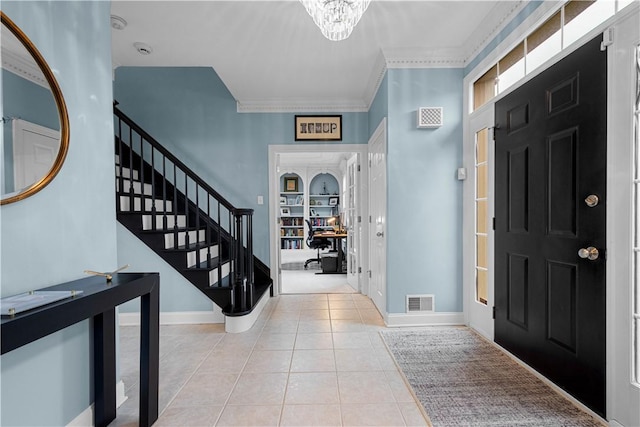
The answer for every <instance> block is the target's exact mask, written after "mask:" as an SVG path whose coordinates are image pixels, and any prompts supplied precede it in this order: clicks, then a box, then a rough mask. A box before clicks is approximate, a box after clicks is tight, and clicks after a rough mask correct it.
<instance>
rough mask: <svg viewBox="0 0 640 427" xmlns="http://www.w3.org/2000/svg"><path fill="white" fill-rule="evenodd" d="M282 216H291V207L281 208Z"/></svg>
mask: <svg viewBox="0 0 640 427" xmlns="http://www.w3.org/2000/svg"><path fill="white" fill-rule="evenodd" d="M280 216H291V210H290V209H289V208H280Z"/></svg>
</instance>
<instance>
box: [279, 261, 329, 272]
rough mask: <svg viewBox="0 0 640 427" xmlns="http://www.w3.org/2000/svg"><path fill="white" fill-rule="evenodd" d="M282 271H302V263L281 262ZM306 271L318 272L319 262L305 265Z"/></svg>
mask: <svg viewBox="0 0 640 427" xmlns="http://www.w3.org/2000/svg"><path fill="white" fill-rule="evenodd" d="M282 269H283V270H292V271H293V270H304V269H305V268H304V261H300V262H283V263H282ZM307 270H320V263H319V262H310V263H309V265H307Z"/></svg>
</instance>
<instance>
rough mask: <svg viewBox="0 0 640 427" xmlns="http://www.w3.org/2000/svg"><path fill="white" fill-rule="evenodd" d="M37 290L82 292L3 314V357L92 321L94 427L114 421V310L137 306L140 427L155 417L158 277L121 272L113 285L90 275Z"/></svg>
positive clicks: (154, 274) (101, 278)
mask: <svg viewBox="0 0 640 427" xmlns="http://www.w3.org/2000/svg"><path fill="white" fill-rule="evenodd" d="M38 290H41V291H72V290H75V291H82V293H79V294H76V296H74V297H72V298H68V299H65V300H62V301H58V302H55V303H52V304H49V305H46V306H43V307H40V308H34V309H32V310H29V311H25V312H22V313H19V314H16V315H14V316H11V317H9V316H2V321H1V331H0V334H1V335H0V337H1V342H0V344H1V345H0V347H1V353H0V354H5V353H8V352H10V351H11V350H15V349H16V348H19V347H21V346H23V345H26V344H29V343H31V342H33V341H35V340H37V339H39V338H42V337H45V336H47V335H49V334H52V333H54V332H57V331H59V330H61V329H64V328H66V327H67V326H71V325H73V324H75V323H78V322H80V321H82V320H85V319H93V357H94V372H93V375H94V388H95V403H94V415H95V425H96V427H101V426H107V425H108V424H109V423H110V422H111V421H113V420H114V419H115V418H116V315H115V312H116V310H115V308H116V306H118V305H120V304H122V303H124V302H127V301H129V300H132V299H134V298H137V297H141V302H140V318H141V319H140V320H141V330H140V426H150V425H152V424H153V423H154V422H155V421H156V420H157V419H158V370H159V356H158V352H159V329H158V328H159V326H158V325H159V308H160V275H159V274H158V273H119V274H115V275H114V276H113V279H112V281H111V282H107V280H106V279H105V278H104V277H101V276H92V277H87V278H83V279H79V280H74V281H72V282H67V283H62V284H60V285H55V286H51V287H48V288H44V289H38Z"/></svg>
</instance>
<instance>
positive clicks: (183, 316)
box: [118, 311, 224, 326]
mask: <svg viewBox="0 0 640 427" xmlns="http://www.w3.org/2000/svg"><path fill="white" fill-rule="evenodd" d="M118 323H119V325H120V326H140V313H118ZM202 323H224V315H223V314H222V313H221V312H214V311H176V312H164V313H160V324H161V325H197V324H202Z"/></svg>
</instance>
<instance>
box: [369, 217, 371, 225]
mask: <svg viewBox="0 0 640 427" xmlns="http://www.w3.org/2000/svg"><path fill="white" fill-rule="evenodd" d="M369 224H371V215H369Z"/></svg>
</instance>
